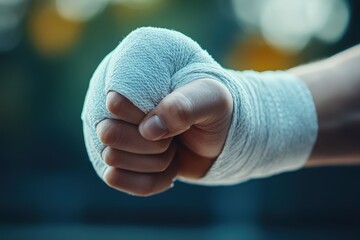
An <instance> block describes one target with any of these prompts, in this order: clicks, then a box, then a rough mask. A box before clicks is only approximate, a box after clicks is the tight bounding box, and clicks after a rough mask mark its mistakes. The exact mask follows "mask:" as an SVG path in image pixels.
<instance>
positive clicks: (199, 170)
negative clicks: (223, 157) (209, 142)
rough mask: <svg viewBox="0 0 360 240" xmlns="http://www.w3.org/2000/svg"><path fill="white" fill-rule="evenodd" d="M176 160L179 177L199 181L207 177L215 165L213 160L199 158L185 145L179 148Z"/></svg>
mask: <svg viewBox="0 0 360 240" xmlns="http://www.w3.org/2000/svg"><path fill="white" fill-rule="evenodd" d="M175 159H176V161H177V163H178V166H179V170H178V175H177V176H178V177H179V178H184V179H199V178H202V177H204V176H205V175H206V173H207V172H208V171H209V169H210V168H211V166H212V164H213V163H214V159H213V158H207V157H203V156H199V155H197V154H195V153H194V152H192V151H191V150H189V149H188V148H187V147H185V146H183V145H179V146H178V147H177V151H176V155H175Z"/></svg>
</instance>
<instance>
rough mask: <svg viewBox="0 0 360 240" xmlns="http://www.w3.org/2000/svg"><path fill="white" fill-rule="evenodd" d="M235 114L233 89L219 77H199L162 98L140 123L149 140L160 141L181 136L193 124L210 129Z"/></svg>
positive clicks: (144, 134)
mask: <svg viewBox="0 0 360 240" xmlns="http://www.w3.org/2000/svg"><path fill="white" fill-rule="evenodd" d="M231 113H232V97H231V94H230V92H229V90H228V89H227V88H226V87H225V86H224V85H223V84H222V83H220V82H218V81H216V80H213V79H199V80H195V81H193V82H191V83H188V84H186V85H184V86H182V87H180V88H178V89H176V90H174V91H173V92H172V93H170V94H169V95H167V96H166V97H165V98H164V99H162V101H161V102H160V103H159V104H158V105H157V106H156V107H155V108H154V109H153V110H152V111H151V112H149V113H148V114H147V116H146V117H145V118H144V119H143V121H142V122H141V123H140V125H139V131H140V134H141V135H142V136H143V137H144V138H146V139H148V140H159V139H164V138H168V137H172V136H176V135H179V134H181V133H183V132H185V131H186V130H188V129H189V128H190V127H191V126H192V125H199V126H201V127H202V128H203V130H206V128H210V127H211V126H213V125H214V123H216V122H218V121H220V120H221V119H223V118H224V117H228V116H229V114H230V115H231ZM208 130H210V129H208Z"/></svg>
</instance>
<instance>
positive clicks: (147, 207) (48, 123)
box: [0, 0, 360, 240]
mask: <svg viewBox="0 0 360 240" xmlns="http://www.w3.org/2000/svg"><path fill="white" fill-rule="evenodd" d="M359 24H360V2H359V1H356V0H351V1H350V0H349V1H346V0H232V1H231V0H208V1H205V0H203V1H201V0H191V1H190V0H47V1H46V0H44V1H41V0H38V1H35V0H34V1H29V0H0V121H1V122H0V123H1V124H0V146H1V147H0V148H1V151H0V239H1V240H7V239H79V238H86V239H168V238H170V239H184V238H187V239H304V238H308V239H309V238H310V239H359V236H360V204H359V203H360V188H359V187H358V183H359V182H360V168H359V167H336V168H316V169H304V170H300V171H298V172H293V173H286V174H281V175H278V176H274V177H271V178H268V179H261V180H253V181H250V182H247V183H244V184H240V185H237V186H232V187H218V188H208V187H199V186H192V185H186V184H183V183H176V184H175V185H176V187H175V188H173V189H172V190H170V191H168V192H166V193H163V194H160V195H157V196H155V197H151V198H137V197H132V196H129V195H127V194H123V193H120V192H117V191H115V190H113V189H110V188H109V187H107V186H106V185H105V184H104V183H103V182H102V181H101V180H100V179H99V178H98V177H97V175H96V174H95V171H94V170H93V169H92V166H91V164H90V162H89V161H88V157H87V154H86V150H85V147H84V141H83V136H82V124H81V120H80V113H81V110H82V104H83V100H84V97H85V93H86V91H87V87H88V83H89V79H90V77H91V75H92V73H93V72H94V70H95V68H96V67H97V65H98V64H99V63H100V61H101V60H102V58H103V57H104V56H105V55H106V54H107V53H108V52H109V51H111V50H112V49H113V48H115V46H116V45H117V44H118V43H119V41H121V39H123V38H124V37H125V36H126V35H127V34H128V33H129V32H130V31H132V30H133V29H135V28H137V27H140V26H158V27H165V28H171V29H175V30H178V31H180V32H183V33H184V34H186V35H188V36H190V37H191V38H193V39H194V40H196V41H197V42H198V43H199V44H200V45H201V46H202V47H203V48H205V49H207V50H208V52H209V53H210V54H211V55H212V56H213V57H214V58H215V59H216V60H217V61H218V62H220V63H221V64H222V65H223V66H224V67H227V68H234V69H239V70H241V69H255V70H259V71H262V70H268V69H271V70H275V69H287V68H290V67H292V66H295V65H298V64H303V63H307V62H311V61H315V60H319V59H322V58H325V57H328V56H331V55H332V54H334V53H337V52H339V51H341V50H344V49H346V48H348V47H351V46H353V45H355V44H357V43H359V40H360V31H359V30H360V29H359Z"/></svg>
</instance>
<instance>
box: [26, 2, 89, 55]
mask: <svg viewBox="0 0 360 240" xmlns="http://www.w3.org/2000/svg"><path fill="white" fill-rule="evenodd" d="M28 22H29V24H28V32H29V38H30V40H31V41H32V43H33V44H34V46H35V48H36V49H37V50H38V51H39V52H41V53H42V54H45V55H59V54H63V53H66V52H68V50H69V49H71V48H72V47H73V46H74V45H75V43H76V42H77V41H78V40H79V38H80V36H81V32H82V28H83V24H82V23H81V22H75V21H70V20H67V19H64V18H62V17H61V16H60V15H59V14H58V12H57V10H56V8H55V7H54V6H53V5H50V4H46V5H37V6H36V7H35V8H34V9H33V10H32V11H31V12H30V14H29V21H28Z"/></svg>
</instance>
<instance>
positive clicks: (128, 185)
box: [104, 161, 177, 197]
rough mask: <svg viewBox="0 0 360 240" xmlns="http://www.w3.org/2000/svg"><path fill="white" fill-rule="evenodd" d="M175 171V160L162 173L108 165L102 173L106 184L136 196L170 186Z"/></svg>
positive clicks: (161, 190)
mask: <svg viewBox="0 0 360 240" xmlns="http://www.w3.org/2000/svg"><path fill="white" fill-rule="evenodd" d="M176 173H177V166H176V162H175V161H173V162H172V163H171V165H170V166H169V168H168V169H167V170H166V171H165V172H162V173H136V172H131V171H127V170H123V169H119V168H114V167H109V168H108V169H107V170H106V172H105V173H104V181H105V183H106V184H107V185H109V186H110V187H112V188H115V189H117V190H119V191H122V192H127V193H129V194H132V195H136V196H144V197H145V196H151V195H154V194H157V193H160V192H163V191H165V190H167V189H169V188H171V187H172V185H173V181H174V178H175V176H176Z"/></svg>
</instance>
